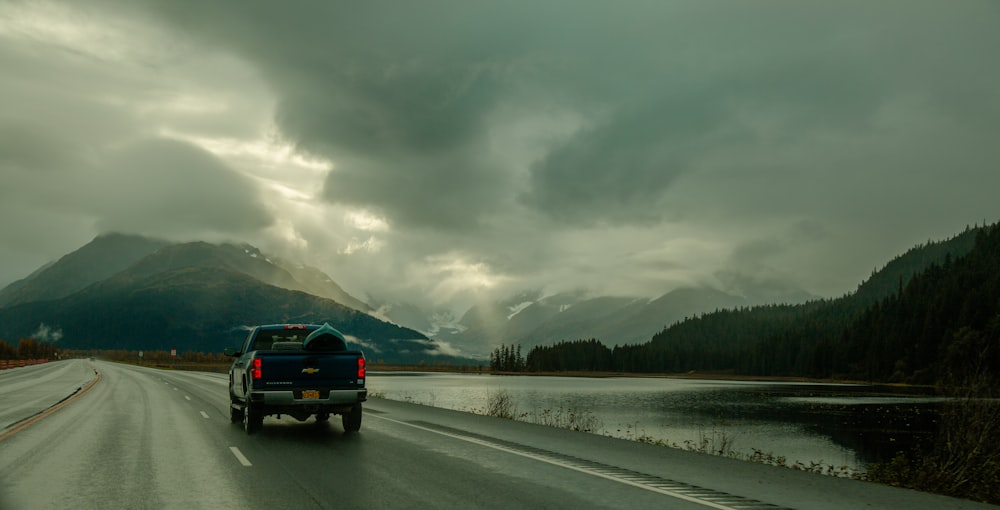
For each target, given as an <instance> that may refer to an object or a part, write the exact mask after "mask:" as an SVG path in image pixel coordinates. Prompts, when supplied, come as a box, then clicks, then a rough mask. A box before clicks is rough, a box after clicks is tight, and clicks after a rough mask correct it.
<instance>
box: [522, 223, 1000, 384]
mask: <svg viewBox="0 0 1000 510" xmlns="http://www.w3.org/2000/svg"><path fill="white" fill-rule="evenodd" d="M889 282H894V283H889ZM527 360H528V361H527V367H528V369H530V370H539V371H551V370H610V371H618V372H645V373H668V372H673V373H677V372H688V371H692V370H695V371H719V372H731V373H736V374H746V375H765V376H803V377H815V378H842V379H860V380H870V381H892V382H908V383H920V384H933V383H936V382H943V381H944V380H945V379H947V378H949V377H951V378H955V377H957V374H961V373H964V372H967V371H969V370H977V371H979V372H984V371H985V372H989V373H992V374H997V373H1000V224H994V225H992V226H984V227H980V228H975V229H967V230H966V231H965V232H963V233H962V234H960V235H958V236H956V237H954V238H952V239H951V240H949V241H946V242H942V243H928V244H927V245H924V246H920V247H917V248H914V249H913V250H910V251H909V252H907V253H906V254H904V255H903V256H900V257H898V258H897V259H895V260H893V261H892V262H890V264H888V265H887V266H886V268H884V269H883V270H882V271H879V272H876V273H873V275H872V277H871V278H870V279H869V280H868V281H867V282H865V283H863V284H862V285H860V286H859V288H858V291H857V292H855V293H853V294H849V295H846V296H843V297H841V298H837V299H829V300H818V301H813V302H809V303H805V304H801V305H769V306H759V307H751V308H741V309H736V310H718V311H715V312H712V313H708V314H704V315H701V316H698V317H694V318H690V319H687V320H684V321H681V322H678V323H676V324H674V325H672V326H670V327H667V328H664V330H663V331H661V332H660V333H658V334H656V335H654V336H653V338H652V339H651V340H650V342H648V343H646V344H637V345H624V346H617V345H616V346H614V347H613V348H608V347H606V346H604V345H603V344H601V343H600V342H599V341H597V340H596V339H591V340H577V341H572V342H560V343H558V344H555V345H553V346H548V347H536V348H534V349H532V350H531V352H529V353H528V358H527Z"/></svg>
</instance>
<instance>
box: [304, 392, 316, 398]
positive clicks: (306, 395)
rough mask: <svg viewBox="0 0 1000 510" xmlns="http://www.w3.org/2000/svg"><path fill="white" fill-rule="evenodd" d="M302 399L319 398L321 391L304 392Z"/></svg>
mask: <svg viewBox="0 0 1000 510" xmlns="http://www.w3.org/2000/svg"><path fill="white" fill-rule="evenodd" d="M302 398H319V390H302Z"/></svg>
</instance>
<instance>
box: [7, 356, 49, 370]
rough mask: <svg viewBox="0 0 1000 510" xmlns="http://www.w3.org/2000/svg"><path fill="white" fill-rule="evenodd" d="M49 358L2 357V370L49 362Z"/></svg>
mask: <svg viewBox="0 0 1000 510" xmlns="http://www.w3.org/2000/svg"><path fill="white" fill-rule="evenodd" d="M48 362H49V360H48V359H0V370H6V369H8V368H18V367H27V366H31V365H41V364H42V363H48Z"/></svg>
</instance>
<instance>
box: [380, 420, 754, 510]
mask: <svg viewBox="0 0 1000 510" xmlns="http://www.w3.org/2000/svg"><path fill="white" fill-rule="evenodd" d="M368 416H369V417H370V418H378V419H380V420H385V421H391V422H393V423H398V424H400V425H406V426H407V427H413V428H415V429H420V430H424V431H427V432H432V433H434V434H439V435H442V436H446V437H450V438H453V439H458V440H459V441H465V442H467V443H472V444H478V445H480V446H485V447H487V448H492V449H494V450H499V451H502V452H507V453H512V454H514V455H519V456H521V457H525V458H528V459H532V460H537V461H539V462H545V463H546V464H552V465H553V466H559V467H563V468H566V469H571V470H573V471H577V472H579V473H583V474H587V475H591V476H596V477H598V478H604V479H605V480H611V481H612V482H618V483H622V484H625V485H631V486H632V487H637V488H639V489H645V490H648V491H652V492H656V493H659V494H663V495H664V496H670V497H672V498H677V499H682V500H684V501H689V502H691V503H696V504H699V505H704V506H707V507H709V508H715V509H716V510H736V508H734V507H731V506H726V505H721V504H719V503H715V502H713V501H707V500H704V499H699V498H695V497H691V496H688V495H686V494H683V493H680V492H677V491H672V490H668V489H663V488H660V487H654V486H651V485H645V484H642V483H638V482H635V481H632V480H629V479H626V478H622V477H620V476H614V475H609V474H605V473H601V472H600V471H595V470H592V469H586V468H584V467H580V466H575V465H573V464H570V463H568V462H561V461H559V460H557V459H553V458H548V457H543V456H541V455H534V454H531V453H528V452H522V451H518V450H514V449H512V448H507V447H505V446H503V445H499V444H496V443H491V442H489V441H483V440H481V439H476V438H474V437H468V436H460V435H458V434H451V433H448V432H444V431H441V430H434V429H431V428H427V427H421V426H420V425H414V424H412V423H406V422H404V421H399V420H393V419H392V418H386V417H385V416H377V415H373V414H369V415H368Z"/></svg>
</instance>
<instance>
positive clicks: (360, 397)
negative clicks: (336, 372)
mask: <svg viewBox="0 0 1000 510" xmlns="http://www.w3.org/2000/svg"><path fill="white" fill-rule="evenodd" d="M298 394H300V393H299V392H296V391H293V390H277V391H254V392H251V393H250V400H251V401H252V402H253V403H254V404H263V405H265V406H268V407H271V406H275V407H289V408H294V407H298V406H301V407H305V408H314V409H316V408H323V407H326V406H332V407H344V406H348V407H349V406H353V405H354V404H357V403H359V402H364V401H365V400H367V399H368V390H367V389H365V388H357V389H349V390H329V395H326V391H323V394H324V396H325V398H296V395H298Z"/></svg>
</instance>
